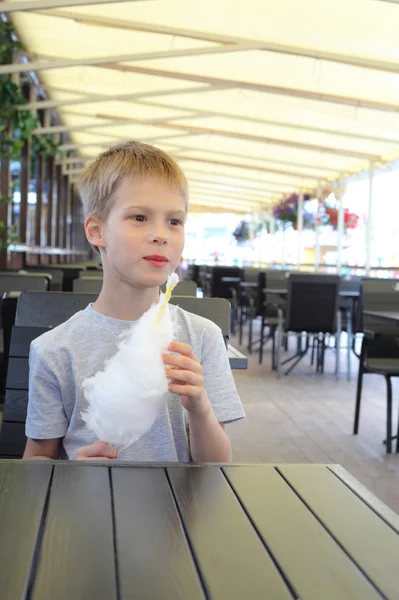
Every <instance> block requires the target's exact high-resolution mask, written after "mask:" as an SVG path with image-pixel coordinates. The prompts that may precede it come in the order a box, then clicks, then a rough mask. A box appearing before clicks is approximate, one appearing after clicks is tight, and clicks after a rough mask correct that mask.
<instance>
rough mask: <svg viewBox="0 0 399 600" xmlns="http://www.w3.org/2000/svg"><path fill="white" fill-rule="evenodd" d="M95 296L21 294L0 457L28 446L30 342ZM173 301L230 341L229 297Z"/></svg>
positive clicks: (15, 454)
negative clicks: (27, 413) (226, 298)
mask: <svg viewBox="0 0 399 600" xmlns="http://www.w3.org/2000/svg"><path fill="white" fill-rule="evenodd" d="M96 298H97V296H96V295H93V294H76V293H67V292H63V293H61V292H22V293H21V295H20V296H19V299H18V305H17V315H16V326H14V327H13V330H12V335H11V344H10V353H9V354H10V356H9V368H8V374H7V381H6V395H5V402H4V413H3V422H2V426H1V430H0V458H21V457H22V455H23V452H24V449H25V444H26V437H25V421H26V412H27V406H28V387H29V350H30V344H31V342H32V341H33V340H34V339H35V338H36V337H38V336H39V335H41V334H42V333H44V332H45V331H48V330H49V329H51V328H53V327H56V326H57V325H60V324H61V323H63V322H64V321H66V320H67V319H69V318H70V317H71V316H72V315H73V314H75V313H76V312H77V311H78V310H81V309H84V308H86V306H87V305H88V304H89V303H90V302H94V301H95V300H96ZM171 303H172V304H176V305H178V306H180V307H181V308H183V309H184V310H187V311H188V312H192V313H195V314H198V315H200V316H203V317H205V318H207V319H210V320H211V321H213V322H214V323H216V324H217V325H218V326H219V327H220V328H221V330H222V334H223V337H224V339H225V342H226V344H227V340H228V337H229V325H230V303H229V302H228V301H227V300H222V299H219V298H191V297H188V296H174V297H172V299H171ZM32 324H34V327H32Z"/></svg>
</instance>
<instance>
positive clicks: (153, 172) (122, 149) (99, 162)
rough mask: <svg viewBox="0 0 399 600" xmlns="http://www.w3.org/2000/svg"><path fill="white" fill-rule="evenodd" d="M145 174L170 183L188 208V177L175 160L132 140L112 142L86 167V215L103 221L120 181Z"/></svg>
mask: <svg viewBox="0 0 399 600" xmlns="http://www.w3.org/2000/svg"><path fill="white" fill-rule="evenodd" d="M145 177H158V178H160V179H164V180H165V181H166V182H167V183H170V184H171V185H172V186H173V187H175V188H176V189H177V191H178V192H179V193H180V194H181V195H182V197H183V198H184V201H185V205H186V210H187V202H188V185H187V180H186V177H185V175H184V173H183V171H182V170H181V168H180V167H179V166H178V164H177V163H176V162H175V160H174V159H173V158H172V157H171V156H169V155H168V154H167V153H166V152H164V151H163V150H160V149H159V148H155V147H154V146H150V145H149V144H143V143H141V142H136V141H134V140H132V141H128V142H121V143H119V144H116V145H115V146H112V147H111V148H109V149H108V150H107V151H106V152H103V153H102V154H100V155H99V156H98V157H97V158H96V160H95V161H94V163H92V164H90V165H89V166H88V167H87V168H86V169H85V170H84V172H83V174H82V176H81V177H80V180H79V191H80V197H81V199H82V203H83V210H84V215H85V218H86V217H87V216H89V215H93V216H96V217H98V218H99V219H100V220H101V221H103V222H104V221H105V220H106V219H107V217H108V215H109V212H110V210H111V208H112V203H113V201H114V197H115V192H116V191H117V189H118V188H119V186H120V185H121V183H123V182H124V181H126V180H128V179H134V178H138V179H143V178H145Z"/></svg>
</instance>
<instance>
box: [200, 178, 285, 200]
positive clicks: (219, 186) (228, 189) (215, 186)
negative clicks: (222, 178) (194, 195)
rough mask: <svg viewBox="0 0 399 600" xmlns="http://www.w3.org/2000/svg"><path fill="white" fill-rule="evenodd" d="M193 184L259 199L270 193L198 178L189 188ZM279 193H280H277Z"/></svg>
mask: <svg viewBox="0 0 399 600" xmlns="http://www.w3.org/2000/svg"><path fill="white" fill-rule="evenodd" d="M192 184H194V185H196V186H197V187H198V186H201V187H202V188H204V189H206V190H208V189H212V190H214V191H222V192H231V193H236V194H243V195H244V196H245V195H248V194H255V196H259V197H263V196H264V195H265V194H266V195H268V194H269V193H270V192H267V191H265V190H264V189H263V188H256V187H250V186H240V185H234V184H230V183H219V182H216V181H205V180H203V179H198V178H196V177H192V178H190V180H189V186H190V189H191V186H192ZM278 185H279V184H278V182H276V187H278ZM292 187H293V188H294V187H295V186H294V185H293V186H292ZM276 193H279V192H276Z"/></svg>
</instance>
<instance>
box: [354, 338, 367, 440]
mask: <svg viewBox="0 0 399 600" xmlns="http://www.w3.org/2000/svg"><path fill="white" fill-rule="evenodd" d="M364 353H365V342H364V341H363V342H362V350H361V352H360V361H359V372H358V375H357V389H356V406H355V420H354V423H353V433H354V435H357V433H358V431H359V418H360V402H361V398H362V386H363V373H364V367H363V363H364Z"/></svg>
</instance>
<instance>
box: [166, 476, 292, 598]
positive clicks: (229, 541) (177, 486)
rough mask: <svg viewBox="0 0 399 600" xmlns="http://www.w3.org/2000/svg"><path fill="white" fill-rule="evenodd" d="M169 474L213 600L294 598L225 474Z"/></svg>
mask: <svg viewBox="0 0 399 600" xmlns="http://www.w3.org/2000/svg"><path fill="white" fill-rule="evenodd" d="M167 473H168V476H169V478H170V482H171V485H172V489H173V492H174V495H175V498H176V502H177V505H178V508H179V512H180V515H181V518H182V519H183V522H184V526H185V529H186V533H187V535H188V538H189V541H190V545H191V548H192V549H193V552H194V554H195V556H196V560H197V564H198V566H199V570H200V572H201V574H202V578H203V581H204V584H205V586H206V589H207V592H208V596H209V597H210V598H212V600H219V599H220V600H221V599H223V600H225V599H226V598H228V599H229V600H242V598H245V599H246V600H252V599H255V598H256V599H258V598H273V600H280V599H281V600H283V599H284V600H288V599H289V598H292V597H293V595H292V594H291V592H290V591H289V588H288V587H287V585H286V583H285V581H284V580H283V578H282V577H281V575H280V573H279V571H278V569H277V568H276V566H275V565H274V563H273V561H272V559H271V557H270V555H269V554H268V552H267V550H266V549H265V547H264V545H263V544H262V542H261V540H260V539H259V536H258V534H257V533H256V531H255V529H254V528H253V527H252V525H251V523H250V521H249V520H248V518H247V516H246V515H245V513H244V511H243V510H242V508H241V506H240V504H239V502H238V501H237V499H236V497H235V496H234V494H233V492H232V490H231V489H230V487H229V485H228V483H227V481H226V479H225V477H224V476H223V474H222V472H221V471H220V469H218V468H216V467H199V468H190V469H187V468H186V469H179V468H169V469H167Z"/></svg>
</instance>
